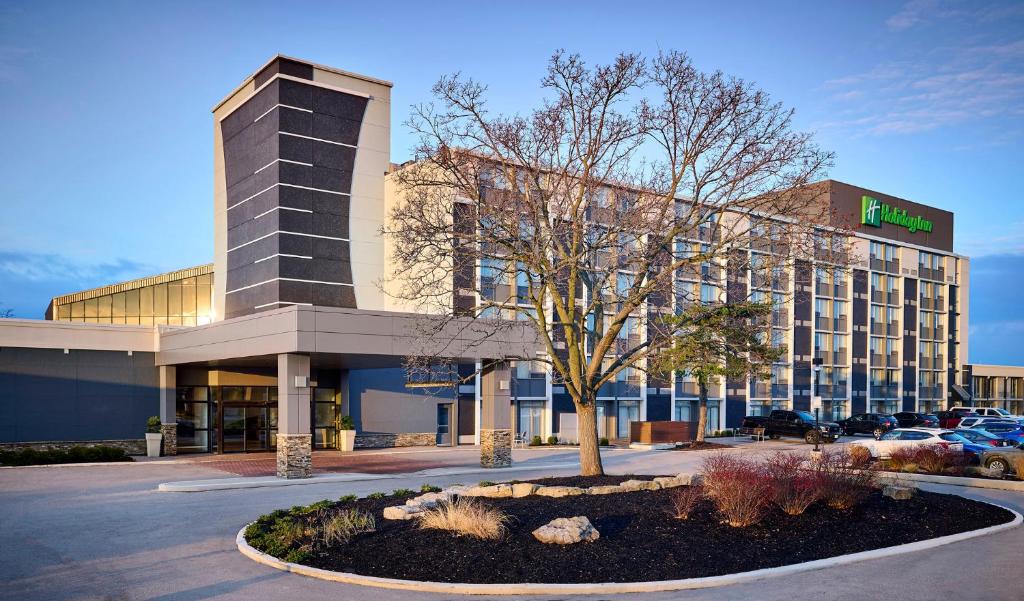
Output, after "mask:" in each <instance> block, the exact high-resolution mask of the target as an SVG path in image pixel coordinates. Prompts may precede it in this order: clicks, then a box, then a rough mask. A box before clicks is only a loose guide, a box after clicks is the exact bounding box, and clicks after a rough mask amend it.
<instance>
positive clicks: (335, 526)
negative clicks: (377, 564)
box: [314, 508, 377, 547]
mask: <svg viewBox="0 0 1024 601" xmlns="http://www.w3.org/2000/svg"><path fill="white" fill-rule="evenodd" d="M376 529H377V522H376V520H374V518H373V515H372V514H370V513H366V512H363V511H359V510H358V509H355V508H353V509H342V510H335V511H325V512H324V513H323V515H320V516H318V517H317V519H316V522H315V525H314V537H315V540H316V542H317V543H318V544H319V545H323V546H327V547H329V546H332V545H337V544H344V543H347V542H348V541H349V539H351V538H352V537H353V536H355V535H356V534H360V533H363V532H373V531H374V530H376Z"/></svg>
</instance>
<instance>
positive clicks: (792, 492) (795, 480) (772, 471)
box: [765, 451, 822, 515]
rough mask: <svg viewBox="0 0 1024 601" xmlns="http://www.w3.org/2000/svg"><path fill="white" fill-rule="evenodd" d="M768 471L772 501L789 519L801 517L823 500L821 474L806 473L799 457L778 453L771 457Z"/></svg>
mask: <svg viewBox="0 0 1024 601" xmlns="http://www.w3.org/2000/svg"><path fill="white" fill-rule="evenodd" d="M765 471H766V472H767V475H768V478H769V480H770V482H771V496H772V501H773V502H774V503H775V504H776V505H778V506H779V508H780V509H782V511H784V512H786V513H788V514H789V515H800V514H802V513H803V512H805V511H807V508H808V507H810V506H811V505H813V504H814V502H815V501H817V500H818V499H820V498H821V494H822V490H821V484H820V482H819V481H818V478H817V474H816V473H815V472H813V471H809V470H806V469H804V459H803V458H802V457H800V456H799V455H794V454H792V453H787V452H785V451H778V452H776V453H774V454H773V455H771V456H769V457H768V460H767V461H766V462H765Z"/></svg>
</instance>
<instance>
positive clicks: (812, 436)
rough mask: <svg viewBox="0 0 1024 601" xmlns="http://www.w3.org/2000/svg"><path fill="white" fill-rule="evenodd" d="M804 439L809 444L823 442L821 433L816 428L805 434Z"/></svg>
mask: <svg viewBox="0 0 1024 601" xmlns="http://www.w3.org/2000/svg"><path fill="white" fill-rule="evenodd" d="M804 440H805V441H806V442H807V444H818V443H820V442H821V433H820V432H818V431H816V430H810V431H809V432H807V434H804Z"/></svg>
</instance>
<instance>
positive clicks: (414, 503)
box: [405, 491, 452, 509]
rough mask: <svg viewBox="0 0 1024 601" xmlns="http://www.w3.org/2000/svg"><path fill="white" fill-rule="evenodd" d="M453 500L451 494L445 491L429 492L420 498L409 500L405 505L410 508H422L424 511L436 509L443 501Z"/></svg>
mask: <svg viewBox="0 0 1024 601" xmlns="http://www.w3.org/2000/svg"><path fill="white" fill-rule="evenodd" d="M451 498H452V496H451V494H450V493H447V492H444V491H442V492H428V493H426V494H422V495H420V496H418V497H413V498H411V499H409V500H408V501H406V502H405V504H406V505H408V506H409V507H422V508H424V509H429V508H431V507H436V506H437V504H438V503H440V502H442V501H447V500H449V499H451Z"/></svg>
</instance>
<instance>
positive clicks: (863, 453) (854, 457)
mask: <svg viewBox="0 0 1024 601" xmlns="http://www.w3.org/2000/svg"><path fill="white" fill-rule="evenodd" d="M847 452H848V453H849V454H850V465H852V466H853V467H856V468H859V469H865V470H866V469H868V468H869V467H871V451H869V450H868V449H867V447H862V446H860V445H852V446H850V447H848V448H847Z"/></svg>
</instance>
